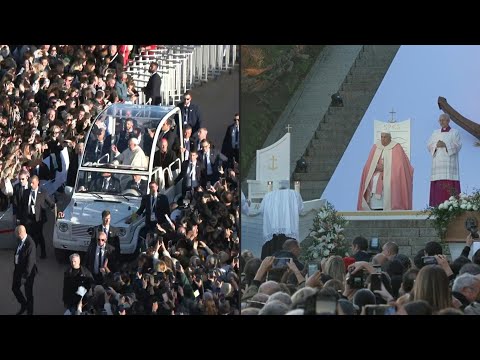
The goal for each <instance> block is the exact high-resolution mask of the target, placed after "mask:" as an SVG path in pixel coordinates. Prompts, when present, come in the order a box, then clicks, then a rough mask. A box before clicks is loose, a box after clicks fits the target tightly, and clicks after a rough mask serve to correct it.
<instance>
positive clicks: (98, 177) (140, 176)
mask: <svg viewBox="0 0 480 360" xmlns="http://www.w3.org/2000/svg"><path fill="white" fill-rule="evenodd" d="M147 190H148V176H146V175H145V173H144V172H143V173H132V174H120V173H111V172H108V171H105V172H98V171H82V170H80V171H79V172H78V179H77V186H76V188H75V191H76V192H77V193H90V194H93V195H97V196H99V197H101V195H118V196H122V195H123V196H133V197H140V196H142V195H146V194H147Z"/></svg>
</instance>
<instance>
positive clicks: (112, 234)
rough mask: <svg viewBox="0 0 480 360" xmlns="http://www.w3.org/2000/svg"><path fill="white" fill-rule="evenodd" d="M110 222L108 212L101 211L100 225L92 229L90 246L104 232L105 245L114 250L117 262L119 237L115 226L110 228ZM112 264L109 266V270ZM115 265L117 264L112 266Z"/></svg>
mask: <svg viewBox="0 0 480 360" xmlns="http://www.w3.org/2000/svg"><path fill="white" fill-rule="evenodd" d="M111 221H112V215H111V214H110V211H109V210H103V211H102V223H101V224H100V225H97V226H95V227H94V228H93V229H92V239H91V241H90V244H92V243H96V242H97V239H98V235H99V234H100V232H102V231H103V232H104V233H105V234H107V244H110V245H112V246H113V247H114V248H115V260H116V261H118V260H119V259H120V237H119V236H120V235H119V230H118V228H116V227H115V226H111V225H110V222H111ZM111 265H112V264H110V268H112V267H111ZM113 265H115V266H116V265H117V264H113Z"/></svg>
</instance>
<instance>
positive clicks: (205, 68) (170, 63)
mask: <svg viewBox="0 0 480 360" xmlns="http://www.w3.org/2000/svg"><path fill="white" fill-rule="evenodd" d="M237 51H238V48H237V45H166V46H163V47H162V48H158V49H155V50H148V51H147V53H146V54H140V55H137V56H136V57H135V58H134V59H133V60H132V61H131V62H130V64H129V66H128V67H127V70H126V72H127V74H129V75H130V76H131V77H132V78H133V80H134V82H135V87H136V88H137V90H138V92H139V104H144V103H145V101H146V99H145V94H144V93H143V91H142V89H143V88H144V87H145V86H146V85H147V83H148V79H149V78H150V73H149V72H148V68H149V66H150V63H151V62H153V61H155V62H157V63H158V65H159V66H158V70H157V72H158V73H159V75H160V76H161V78H162V84H161V86H160V94H161V105H174V104H176V103H177V102H179V101H180V100H181V98H182V95H183V94H184V93H185V91H187V90H189V89H192V88H193V87H195V86H197V85H199V84H202V83H204V82H208V80H209V79H211V78H216V77H217V76H219V75H220V74H221V73H222V72H223V71H230V70H231V69H232V68H234V67H235V66H236V62H237Z"/></svg>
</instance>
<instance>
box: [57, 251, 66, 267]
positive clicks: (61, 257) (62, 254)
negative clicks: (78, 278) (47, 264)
mask: <svg viewBox="0 0 480 360" xmlns="http://www.w3.org/2000/svg"><path fill="white" fill-rule="evenodd" d="M55 259H57V262H59V263H60V264H65V263H66V262H67V252H66V251H65V250H61V249H55Z"/></svg>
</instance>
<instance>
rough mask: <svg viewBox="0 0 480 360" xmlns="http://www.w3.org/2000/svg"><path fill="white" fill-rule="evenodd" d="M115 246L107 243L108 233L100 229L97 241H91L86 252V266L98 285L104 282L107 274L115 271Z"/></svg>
mask: <svg viewBox="0 0 480 360" xmlns="http://www.w3.org/2000/svg"><path fill="white" fill-rule="evenodd" d="M116 262H117V261H116V258H115V248H114V247H113V246H112V245H110V244H107V234H105V233H104V232H103V231H100V233H99V234H98V238H97V241H96V242H91V243H90V245H89V246H88V250H87V252H86V254H85V266H86V267H87V269H88V270H90V272H91V273H92V275H93V279H94V280H95V283H96V284H97V285H100V284H103V280H104V277H105V275H107V274H108V273H109V272H111V271H113V272H115V271H116V270H117V269H116V268H115V263H116Z"/></svg>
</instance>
